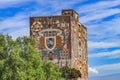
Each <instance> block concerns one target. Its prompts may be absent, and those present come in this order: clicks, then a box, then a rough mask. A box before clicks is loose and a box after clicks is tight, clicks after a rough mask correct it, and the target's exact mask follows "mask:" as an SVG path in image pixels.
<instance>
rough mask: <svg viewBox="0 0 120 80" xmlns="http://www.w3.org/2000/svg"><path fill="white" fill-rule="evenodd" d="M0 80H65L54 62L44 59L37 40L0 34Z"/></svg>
mask: <svg viewBox="0 0 120 80" xmlns="http://www.w3.org/2000/svg"><path fill="white" fill-rule="evenodd" d="M0 80H63V78H62V77H61V72H60V69H59V68H58V67H56V66H55V65H54V64H53V63H52V62H49V61H42V60H41V54H40V53H39V51H38V50H37V49H36V48H35V40H34V39H33V38H29V37H18V38H17V39H16V40H12V37H11V36H9V35H3V34H0Z"/></svg>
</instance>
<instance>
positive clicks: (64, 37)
mask: <svg viewBox="0 0 120 80" xmlns="http://www.w3.org/2000/svg"><path fill="white" fill-rule="evenodd" d="M61 14H62V15H60V16H41V17H31V18H30V35H31V36H32V37H34V38H35V39H36V46H37V48H38V50H39V51H41V52H42V58H43V60H45V59H47V60H51V61H53V62H54V63H55V64H56V65H58V66H59V67H62V66H69V67H71V68H73V67H74V68H76V69H78V70H80V71H81V73H82V80H88V57H87V56H88V54H87V30H86V27H84V25H82V24H81V23H79V19H78V18H79V15H78V13H77V12H75V11H74V10H72V9H69V10H62V13H61Z"/></svg>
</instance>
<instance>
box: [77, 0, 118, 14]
mask: <svg viewBox="0 0 120 80" xmlns="http://www.w3.org/2000/svg"><path fill="white" fill-rule="evenodd" d="M118 5H120V2H119V0H112V1H111V0H102V1H99V2H96V3H91V4H85V5H83V6H80V7H79V8H78V11H79V13H80V14H81V13H85V14H88V13H89V12H96V11H99V10H104V9H109V8H112V7H115V6H118Z"/></svg>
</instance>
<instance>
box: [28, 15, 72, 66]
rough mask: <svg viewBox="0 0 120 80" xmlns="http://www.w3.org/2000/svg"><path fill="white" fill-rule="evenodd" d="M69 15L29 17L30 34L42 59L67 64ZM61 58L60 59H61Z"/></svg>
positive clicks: (68, 54) (68, 56) (68, 55)
mask: <svg viewBox="0 0 120 80" xmlns="http://www.w3.org/2000/svg"><path fill="white" fill-rule="evenodd" d="M69 20H70V17H69V16H62V17H60V16H52V17H34V18H31V19H30V21H31V22H30V23H31V36H33V37H35V39H36V41H37V47H38V49H39V50H40V51H41V52H42V53H43V55H42V56H43V59H48V60H55V61H56V64H58V63H59V64H60V62H61V61H63V60H64V59H65V60H66V62H65V61H64V62H62V63H61V64H64V65H66V64H67V65H68V61H69V59H70V55H71V54H70V41H69V40H70V23H69ZM61 59H62V60H61Z"/></svg>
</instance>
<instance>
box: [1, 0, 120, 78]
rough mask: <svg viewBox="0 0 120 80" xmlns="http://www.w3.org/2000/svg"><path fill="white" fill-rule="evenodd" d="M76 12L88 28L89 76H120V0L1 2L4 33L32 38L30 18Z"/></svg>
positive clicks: (14, 37) (29, 0)
mask: <svg viewBox="0 0 120 80" xmlns="http://www.w3.org/2000/svg"><path fill="white" fill-rule="evenodd" d="M62 9H74V10H76V11H77V12H78V13H79V20H80V22H81V23H82V24H84V25H85V26H86V27H87V29H88V58H89V77H96V76H105V75H111V74H117V73H120V0H0V33H4V34H7V33H8V34H10V35H12V36H13V39H16V38H17V37H18V36H24V35H27V36H29V17H30V16H43V15H44V16H46V15H47V16H50V15H60V13H61V10H62Z"/></svg>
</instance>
